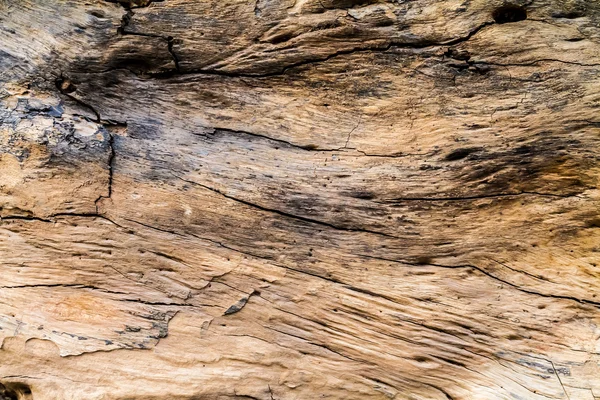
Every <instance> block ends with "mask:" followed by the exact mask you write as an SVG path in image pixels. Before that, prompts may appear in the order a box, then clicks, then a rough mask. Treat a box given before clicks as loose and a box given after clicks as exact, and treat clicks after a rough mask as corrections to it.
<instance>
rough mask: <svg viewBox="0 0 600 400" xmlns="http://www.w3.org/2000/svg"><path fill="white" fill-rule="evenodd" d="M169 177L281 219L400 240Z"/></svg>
mask: <svg viewBox="0 0 600 400" xmlns="http://www.w3.org/2000/svg"><path fill="white" fill-rule="evenodd" d="M171 175H172V176H174V177H175V178H177V179H179V180H181V181H183V182H187V183H190V184H192V185H196V186H200V187H202V188H204V189H206V190H209V191H211V192H213V193H217V194H218V195H220V196H222V197H224V198H226V199H229V200H233V201H235V202H238V203H240V204H244V205H246V206H249V207H252V208H256V209H258V210H261V211H265V212H269V213H273V214H277V215H280V216H282V217H286V218H291V219H295V220H298V221H302V222H305V223H307V224H316V225H321V226H326V227H328V228H333V229H335V230H339V231H346V232H363V233H371V234H374V235H380V236H385V237H389V238H393V239H402V238H400V237H398V236H394V235H390V234H387V233H384V232H378V231H372V230H369V229H364V228H358V227H344V226H338V225H334V224H331V223H329V222H324V221H320V220H317V219H313V218H308V217H303V216H299V215H294V214H290V213H287V212H285V211H281V210H277V209H273V208H268V207H264V206H261V205H259V204H254V203H251V202H249V201H246V200H242V199H239V198H237V197H234V196H231V195H228V194H226V193H224V192H222V191H220V190H219V189H215V188H212V187H210V186H206V185H203V184H202V183H199V182H195V181H190V180H187V179H184V178H182V177H180V176H178V175H176V174H173V173H171Z"/></svg>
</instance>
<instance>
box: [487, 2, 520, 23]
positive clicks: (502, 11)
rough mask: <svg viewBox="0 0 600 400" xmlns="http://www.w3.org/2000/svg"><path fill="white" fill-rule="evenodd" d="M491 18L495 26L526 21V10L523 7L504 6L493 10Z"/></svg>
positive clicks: (514, 5)
mask: <svg viewBox="0 0 600 400" xmlns="http://www.w3.org/2000/svg"><path fill="white" fill-rule="evenodd" d="M492 17H493V18H494V21H496V23H497V24H508V23H512V22H519V21H524V20H526V19H527V10H526V9H525V7H523V6H519V5H516V4H506V5H504V6H502V7H499V8H497V9H496V10H494V12H493V13H492Z"/></svg>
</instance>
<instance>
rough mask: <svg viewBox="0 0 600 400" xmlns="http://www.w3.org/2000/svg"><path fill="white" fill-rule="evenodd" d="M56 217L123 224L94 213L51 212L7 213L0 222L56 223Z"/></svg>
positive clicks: (0, 218)
mask: <svg viewBox="0 0 600 400" xmlns="http://www.w3.org/2000/svg"><path fill="white" fill-rule="evenodd" d="M57 217H76V218H99V219H102V220H105V221H107V222H110V223H111V224H112V225H115V226H118V227H119V228H123V226H121V225H119V224H117V223H116V222H114V221H113V220H111V219H109V218H107V217H106V216H104V215H101V214H96V213H55V214H51V215H50V216H49V218H40V217H32V216H23V215H9V216H6V217H0V222H2V221H37V222H45V223H56V219H50V218H57Z"/></svg>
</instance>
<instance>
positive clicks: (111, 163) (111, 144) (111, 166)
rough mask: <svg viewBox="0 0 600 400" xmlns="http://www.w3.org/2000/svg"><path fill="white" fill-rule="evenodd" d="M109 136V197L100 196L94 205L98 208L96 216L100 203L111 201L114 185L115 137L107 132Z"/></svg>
mask: <svg viewBox="0 0 600 400" xmlns="http://www.w3.org/2000/svg"><path fill="white" fill-rule="evenodd" d="M107 134H108V147H109V154H108V161H107V164H108V190H107V195H106V196H104V195H100V196H99V197H98V198H97V199H96V200H95V201H94V205H95V206H96V214H99V212H98V203H99V202H100V201H101V200H103V199H110V198H111V196H112V185H113V174H114V163H115V137H114V135H113V134H112V133H110V132H107Z"/></svg>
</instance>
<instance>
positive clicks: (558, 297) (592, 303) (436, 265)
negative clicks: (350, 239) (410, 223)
mask: <svg viewBox="0 0 600 400" xmlns="http://www.w3.org/2000/svg"><path fill="white" fill-rule="evenodd" d="M358 256H359V257H364V258H369V259H374V260H380V261H386V262H392V263H398V264H404V265H413V266H421V267H422V266H431V267H439V268H447V269H461V268H471V269H474V270H477V271H479V272H480V273H482V274H483V275H485V276H487V277H488V278H491V279H493V280H495V281H498V282H500V283H503V284H505V285H508V286H510V287H512V288H513V289H516V290H518V291H520V292H523V293H527V294H531V295H535V296H541V297H546V298H551V299H560V300H571V301H576V302H578V303H581V304H591V305H593V306H596V307H600V302H597V301H591V300H585V299H580V298H577V297H573V296H565V295H558V294H547V293H542V292H537V291H535V290H530V289H526V288H523V287H521V286H519V285H516V284H514V283H512V282H509V281H507V280H504V279H502V278H500V277H497V276H495V275H493V274H492V273H490V272H488V271H486V270H485V269H484V268H482V267H478V266H476V265H473V264H463V265H443V264H435V263H426V264H423V263H411V262H406V261H399V260H394V259H390V258H385V257H377V256H370V255H366V254H359V255H358Z"/></svg>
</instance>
